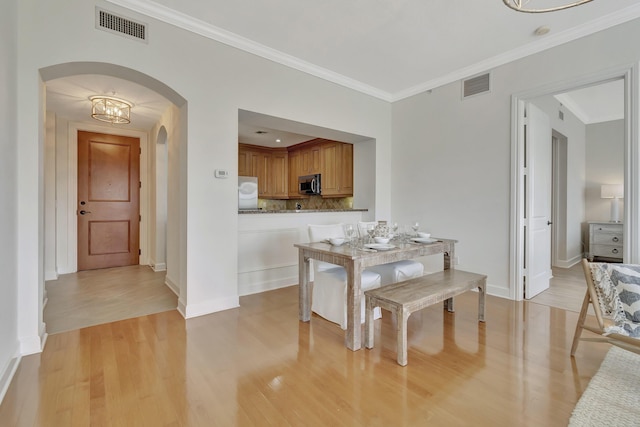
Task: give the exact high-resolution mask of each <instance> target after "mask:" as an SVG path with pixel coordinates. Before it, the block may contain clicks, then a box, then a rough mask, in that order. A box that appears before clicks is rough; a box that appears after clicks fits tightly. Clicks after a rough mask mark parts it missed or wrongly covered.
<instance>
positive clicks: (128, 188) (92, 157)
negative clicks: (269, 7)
mask: <svg viewBox="0 0 640 427" xmlns="http://www.w3.org/2000/svg"><path fill="white" fill-rule="evenodd" d="M76 213H77V217H78V270H92V269H96V268H107V267H121V266H125V265H134V264H138V259H139V253H138V249H139V230H140V222H139V221H140V140H139V139H138V138H132V137H126V136H117V135H106V134H101V133H92V132H83V131H78V205H77V211H76Z"/></svg>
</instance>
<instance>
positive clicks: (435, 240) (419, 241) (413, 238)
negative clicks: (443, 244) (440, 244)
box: [411, 237, 438, 243]
mask: <svg viewBox="0 0 640 427" xmlns="http://www.w3.org/2000/svg"><path fill="white" fill-rule="evenodd" d="M411 240H412V241H414V242H418V243H436V242H437V241H438V239H425V238H424V237H412V238H411Z"/></svg>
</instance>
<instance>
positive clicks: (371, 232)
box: [367, 224, 376, 243]
mask: <svg viewBox="0 0 640 427" xmlns="http://www.w3.org/2000/svg"><path fill="white" fill-rule="evenodd" d="M375 232H376V226H375V225H373V224H368V225H367V234H368V235H369V243H372V242H373V235H374V234H375Z"/></svg>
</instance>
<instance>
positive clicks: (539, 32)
mask: <svg viewBox="0 0 640 427" xmlns="http://www.w3.org/2000/svg"><path fill="white" fill-rule="evenodd" d="M549 31H551V28H549V27H547V26H546V25H543V26H541V27H538V28H536V30H535V31H534V32H533V34H535V35H536V36H544V35H545V34H548V33H549Z"/></svg>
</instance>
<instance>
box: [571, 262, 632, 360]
mask: <svg viewBox="0 0 640 427" xmlns="http://www.w3.org/2000/svg"><path fill="white" fill-rule="evenodd" d="M582 267H583V270H584V275H585V278H586V280H587V292H586V295H585V297H584V301H583V303H582V309H581V310H580V316H579V317H578V324H577V325H576V332H575V334H574V336H573V344H572V346H571V355H572V356H573V355H574V354H575V352H576V349H577V348H578V343H579V342H580V340H582V341H601V342H608V343H610V344H613V345H615V346H618V347H622V348H625V349H627V350H630V351H633V352H636V353H640V265H637V264H609V263H599V262H589V261H588V260H586V259H583V260H582ZM589 306H591V307H593V311H594V313H595V315H596V325H595V326H593V325H591V324H586V317H587V310H588V309H589ZM583 329H586V330H588V331H590V332H593V333H595V334H598V335H600V336H599V337H597V338H581V335H582V330H583Z"/></svg>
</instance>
